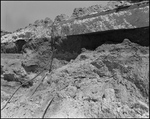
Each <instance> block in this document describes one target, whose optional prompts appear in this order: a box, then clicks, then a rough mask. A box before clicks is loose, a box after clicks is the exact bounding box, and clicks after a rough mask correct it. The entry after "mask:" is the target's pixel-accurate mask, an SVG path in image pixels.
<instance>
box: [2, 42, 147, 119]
mask: <svg viewBox="0 0 150 119" xmlns="http://www.w3.org/2000/svg"><path fill="white" fill-rule="evenodd" d="M33 75H35V74H32V76H31V74H30V77H33ZM42 75H44V74H42ZM2 80H3V79H2ZM40 80H41V78H40V76H39V77H38V78H37V79H36V80H35V81H34V82H33V86H30V87H28V88H27V87H26V88H25V87H22V89H21V90H20V91H19V92H18V93H17V94H16V95H15V96H14V97H13V99H12V100H11V102H10V103H9V104H8V105H7V107H6V108H5V109H4V110H2V111H1V114H2V118H3V117H6V118H8V117H9V118H12V117H16V118H17V117H23V118H32V117H38V118H40V117H42V114H43V112H44V109H45V108H46V105H47V103H48V102H49V100H51V99H52V98H53V101H52V103H51V105H50V106H49V108H48V110H47V112H46V114H45V116H44V117H45V118H46V117H47V118H50V117H64V118H65V117H66V118H69V117H80V118H81V117H84V118H112V117H113V118H132V117H134V118H138V117H141V118H142V117H146V118H148V117H149V47H145V46H140V45H138V44H135V43H132V42H130V41H129V40H127V39H125V40H124V42H123V43H120V44H103V45H102V46H99V47H98V48H96V50H95V51H90V50H84V51H83V52H82V53H81V54H80V55H78V57H77V58H76V59H75V60H71V61H70V62H69V63H68V64H66V65H64V66H61V67H58V68H56V69H54V70H53V71H52V73H51V74H48V76H47V77H46V78H45V80H44V81H43V82H42V84H41V85H40V87H39V88H38V89H37V90H36V92H35V93H34V94H33V95H32V93H33V91H34V89H35V88H36V86H37V84H38V83H39V81H40ZM1 85H2V91H1V92H2V95H1V97H2V100H1V105H2V106H3V105H4V104H5V103H6V101H7V100H8V98H9V97H10V94H12V92H11V91H9V88H8V87H7V88H6V86H4V84H3V83H2V84H1Z"/></svg>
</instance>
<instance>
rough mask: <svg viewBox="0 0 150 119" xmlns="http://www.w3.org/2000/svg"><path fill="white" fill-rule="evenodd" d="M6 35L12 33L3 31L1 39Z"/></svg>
mask: <svg viewBox="0 0 150 119" xmlns="http://www.w3.org/2000/svg"><path fill="white" fill-rule="evenodd" d="M6 34H11V32H8V31H4V30H1V37H2V36H4V35H6Z"/></svg>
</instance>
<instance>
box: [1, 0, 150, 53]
mask: <svg viewBox="0 0 150 119" xmlns="http://www.w3.org/2000/svg"><path fill="white" fill-rule="evenodd" d="M73 14H74V15H75V16H79V17H78V18H70V19H68V16H66V15H64V14H61V15H58V16H57V17H56V18H55V27H56V29H55V34H56V36H58V37H61V36H70V35H78V34H88V33H94V32H102V31H109V30H117V29H118V30H119V29H132V28H133V29H136V28H141V27H149V1H145V2H139V3H129V2H122V1H121V2H115V1H111V2H108V5H107V6H105V7H101V6H100V5H95V6H90V7H88V8H84V9H82V8H79V9H75V10H74V12H73ZM79 14H81V15H79ZM51 25H52V20H51V19H50V18H45V20H41V21H39V20H37V21H35V23H34V24H31V25H29V26H27V27H26V28H24V29H20V30H17V31H16V32H13V33H12V34H6V35H4V36H2V37H1V43H2V46H3V47H4V48H3V49H4V50H1V52H3V51H5V49H7V45H5V43H6V42H7V43H9V42H13V43H14V42H16V41H18V40H23V39H26V40H25V42H29V41H30V40H32V39H39V38H45V37H46V38H50V36H49V35H48V34H50V33H51V29H52V28H51ZM145 32H147V31H145ZM137 34H141V33H140V32H139V33H137ZM141 35H142V36H144V35H145V33H144V31H143V32H142V34H141ZM145 37H146V38H145ZM145 37H144V39H147V37H149V36H148V34H147V35H145ZM124 38H125V37H124ZM130 39H131V38H130ZM122 40H123V39H122ZM140 40H141V41H139V42H143V40H142V39H140ZM120 42H122V41H120ZM132 42H134V41H132ZM144 42H146V43H147V41H144ZM148 44H149V43H148ZM5 46H6V48H5ZM14 46H17V45H16V43H15V45H14ZM29 47H30V46H29ZM14 49H15V47H14ZM19 49H21V48H19ZM8 50H9V49H8ZM9 51H10V50H9ZM13 51H15V50H13ZM19 52H20V51H19Z"/></svg>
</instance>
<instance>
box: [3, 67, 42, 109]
mask: <svg viewBox="0 0 150 119" xmlns="http://www.w3.org/2000/svg"><path fill="white" fill-rule="evenodd" d="M43 72H44V70H42V71H41V72H40V73H39V74H37V75H36V76H35V77H34V78H32V79H31V80H29V81H32V80H34V79H35V78H36V77H38V76H39V75H40V74H41V73H43ZM29 81H27V82H24V83H23V84H21V85H20V86H19V87H18V88H17V89H16V90H15V92H14V93H13V94H12V95H11V97H10V98H9V99H8V101H7V102H6V104H5V105H4V106H3V108H2V109H1V110H3V109H4V108H5V107H6V106H7V104H8V103H9V102H10V100H11V99H12V97H13V96H14V95H15V93H16V92H17V91H18V90H19V89H20V88H21V86H22V85H24V84H26V83H28V82H29Z"/></svg>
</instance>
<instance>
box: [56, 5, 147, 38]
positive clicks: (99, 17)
mask: <svg viewBox="0 0 150 119" xmlns="http://www.w3.org/2000/svg"><path fill="white" fill-rule="evenodd" d="M82 11H84V10H81V14H82ZM145 26H149V4H146V3H145V4H140V5H139V6H138V5H136V4H135V5H131V6H127V7H120V8H118V9H116V10H115V9H114V10H110V11H107V12H101V13H97V14H94V15H90V16H84V17H79V18H78V19H74V20H70V21H66V22H60V23H59V24H57V25H56V27H57V33H58V34H59V35H77V34H85V33H91V32H99V31H107V30H113V29H130V28H139V27H145Z"/></svg>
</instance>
